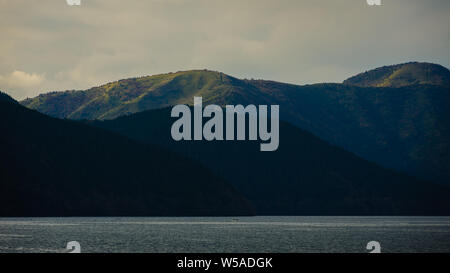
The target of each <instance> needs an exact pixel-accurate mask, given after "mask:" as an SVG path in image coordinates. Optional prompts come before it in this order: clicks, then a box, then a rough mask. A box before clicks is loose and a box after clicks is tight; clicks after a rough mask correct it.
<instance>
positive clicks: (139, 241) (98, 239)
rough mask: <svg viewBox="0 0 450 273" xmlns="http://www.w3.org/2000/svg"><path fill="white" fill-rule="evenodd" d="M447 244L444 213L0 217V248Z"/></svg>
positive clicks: (419, 248)
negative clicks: (392, 215) (77, 245)
mask: <svg viewBox="0 0 450 273" xmlns="http://www.w3.org/2000/svg"><path fill="white" fill-rule="evenodd" d="M69 241H78V242H79V243H80V245H81V251H82V252H108V253H110V252H145V253H154V252H162V253H184V252H196V253H204V252H205V253H210V252H224V253H235V252H238V253H241V252H252V253H271V252H274V253H288V252H290V253H291V252H294V253H306V252H327V253H328V252H356V253H364V252H368V250H366V245H367V243H368V242H369V241H378V242H379V243H380V244H381V251H382V252H450V217H304V216H289V217H279V216H258V217H117V218H114V217H83V218H0V252H49V253H52V252H64V249H65V246H66V244H67V242H69Z"/></svg>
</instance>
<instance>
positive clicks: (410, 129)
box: [21, 63, 450, 185]
mask: <svg viewBox="0 0 450 273" xmlns="http://www.w3.org/2000/svg"><path fill="white" fill-rule="evenodd" d="M378 70H379V72H375V71H378ZM378 70H377V69H376V70H374V71H369V72H367V73H366V74H367V75H369V76H367V77H365V76H364V77H363V76H361V75H360V76H356V78H353V79H352V78H351V79H349V80H347V81H345V82H344V83H343V84H314V85H304V86H298V85H292V84H285V83H279V82H274V81H264V80H240V79H237V78H234V77H231V76H228V75H225V74H223V73H220V72H213V71H206V70H194V71H184V72H177V73H169V74H162V75H155V76H149V77H142V78H132V79H126V80H120V81H117V82H113V83H109V84H106V85H103V86H100V87H95V88H91V89H89V90H86V91H66V92H54V93H49V94H43V95H40V96H38V97H36V98H32V99H27V100H25V101H22V102H21V103H22V104H23V105H25V106H27V107H29V108H32V109H35V110H38V111H40V112H42V113H45V114H48V115H51V116H54V117H59V118H70V119H112V118H116V117H118V116H122V115H128V114H131V113H137V112H141V111H145V110H150V109H156V108H163V107H167V106H171V105H175V104H180V103H187V104H192V103H193V96H202V97H203V102H204V104H209V103H215V104H219V105H222V106H223V105H226V104H244V105H246V104H279V105H280V114H281V118H282V119H283V120H285V121H288V122H290V123H292V124H294V125H296V126H298V127H300V128H302V129H304V130H306V131H308V132H310V133H312V134H314V135H316V136H318V137H320V138H321V139H323V140H325V141H327V142H329V143H331V144H333V145H337V146H340V147H343V148H344V149H346V150H348V151H351V152H353V153H355V154H356V155H358V156H360V157H363V158H365V159H367V160H370V161H373V162H376V163H378V164H380V165H382V166H384V167H387V168H392V169H395V170H397V171H401V172H406V173H408V174H411V175H414V176H417V177H419V178H422V179H427V180H432V181H436V182H440V183H444V184H447V185H450V142H449V139H450V127H449V124H450V112H449V111H450V88H449V87H448V85H446V84H445V83H448V81H449V79H450V77H449V76H448V75H449V70H448V69H446V68H444V67H442V66H439V65H434V64H424V63H409V64H403V65H398V66H394V67H388V68H386V67H385V68H381V69H378ZM389 71H391V72H389ZM392 71H397V72H395V73H393V72H392ZM398 71H400V72H398ZM408 71H409V72H408ZM371 75H377V77H375V76H371ZM389 75H390V76H389ZM392 75H395V76H392ZM405 75H408V77H409V78H408V80H407V81H406V80H404V79H405V77H406V76H405ZM360 78H363V80H361V79H360ZM366 78H367V79H366ZM385 78H389V79H390V80H389V81H388V82H389V84H386V85H389V86H387V87H372V86H369V87H361V86H358V85H368V83H369V82H370V83H372V81H374V82H378V81H380V82H381V80H379V79H385ZM369 79H370V81H369ZM377 79H378V80H377ZM412 79H416V80H412ZM436 79H438V80H436ZM383 82H385V81H384V80H383ZM405 82H408V83H409V84H408V85H405V84H406V83H405ZM400 83H401V84H400ZM417 83H420V84H417ZM428 83H433V84H428ZM399 85H401V87H395V86H399ZM281 141H283V140H281Z"/></svg>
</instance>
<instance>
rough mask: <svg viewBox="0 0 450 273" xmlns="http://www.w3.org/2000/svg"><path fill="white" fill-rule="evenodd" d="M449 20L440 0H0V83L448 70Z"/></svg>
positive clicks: (76, 85) (44, 88) (298, 79)
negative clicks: (207, 72)
mask: <svg viewBox="0 0 450 273" xmlns="http://www.w3.org/2000/svg"><path fill="white" fill-rule="evenodd" d="M449 17H450V1H448V0H429V1H423V0H396V1H392V0H391V1H389V0H385V1H383V6H380V7H370V6H368V5H367V4H366V1H365V0H345V1H334V0H321V1H316V0H303V1H302V0H279V1H273V0H170V1H167V0H149V1H141V0H129V1H122V0H108V1H100V0H89V1H88V0H86V1H82V4H81V6H80V7H71V6H68V5H67V4H66V2H65V1H54V0H40V1H29V0H14V1H6V0H0V37H2V42H1V43H0V52H2V54H0V75H3V76H2V79H1V80H0V89H5V88H6V87H10V88H11V87H12V86H13V85H14V86H15V88H11V91H10V93H11V95H12V96H13V97H15V98H16V99H21V98H23V96H25V95H26V96H31V95H37V94H38V93H40V92H48V91H55V90H67V89H86V88H89V87H91V86H95V85H100V84H102V83H105V82H108V81H114V80H117V79H121V78H127V77H133V76H142V75H151V74H157V73H166V72H171V71H178V70H187V69H196V68H200V69H201V68H208V69H213V70H219V71H222V72H224V73H228V74H231V75H233V76H236V77H240V78H244V77H247V78H264V79H270V80H278V81H285V82H291V83H298V84H303V83H314V82H324V81H325V82H340V81H343V80H344V79H345V78H347V77H348V76H351V75H352V74H355V73H358V72H361V71H364V70H367V69H371V68H374V67H378V66H381V65H387V64H393V63H400V62H406V61H413V60H417V61H430V62H436V63H440V64H442V65H444V66H447V67H449V66H450V54H449V51H448V48H449V46H450V28H448V22H449V21H448V18H449ZM16 70H17V71H28V74H27V73H25V72H22V74H20V73H16V74H17V75H15V76H14V77H12V74H13V73H14V72H13V73H11V71H16ZM30 71H32V73H31V74H29V73H30ZM44 76H45V77H44ZM20 77H22V78H24V79H25V80H23V81H20V80H18V79H19V78H20ZM11 78H15V80H10V79H11ZM39 79H41V80H39ZM20 82H22V85H21V86H19V85H18V83H20ZM26 82H28V83H30V84H29V85H28V86H26V84H25V83H26ZM7 83H8V84H7ZM11 83H14V84H11ZM5 91H8V90H6V89H5Z"/></svg>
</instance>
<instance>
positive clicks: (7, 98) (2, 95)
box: [0, 90, 18, 103]
mask: <svg viewBox="0 0 450 273" xmlns="http://www.w3.org/2000/svg"><path fill="white" fill-rule="evenodd" d="M0 101H4V102H11V103H18V102H17V101H16V100H14V99H13V98H11V97H10V96H9V95H8V94H6V93H3V92H2V91H1V90H0Z"/></svg>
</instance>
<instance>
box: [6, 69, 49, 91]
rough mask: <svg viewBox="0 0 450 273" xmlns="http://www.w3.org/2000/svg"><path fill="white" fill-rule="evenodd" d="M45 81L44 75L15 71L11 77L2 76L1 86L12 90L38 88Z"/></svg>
mask: <svg viewBox="0 0 450 273" xmlns="http://www.w3.org/2000/svg"><path fill="white" fill-rule="evenodd" d="M43 81H44V76H43V75H38V74H35V73H31V74H29V73H27V72H23V71H20V70H15V71H13V72H12V73H10V74H9V75H6V76H2V75H0V84H2V85H6V86H9V87H12V88H15V87H19V88H24V87H36V86H38V85H40V84H41V83H42V82H43Z"/></svg>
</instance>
